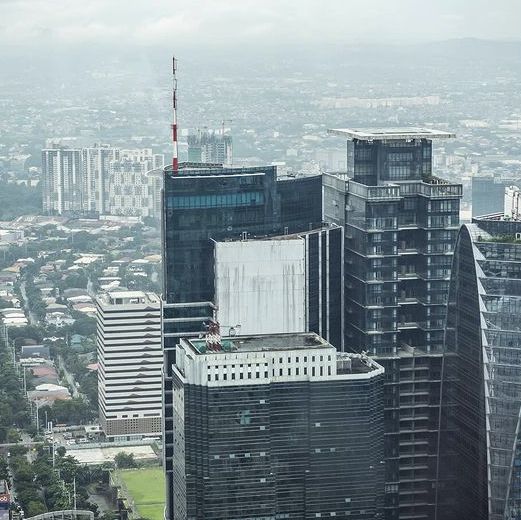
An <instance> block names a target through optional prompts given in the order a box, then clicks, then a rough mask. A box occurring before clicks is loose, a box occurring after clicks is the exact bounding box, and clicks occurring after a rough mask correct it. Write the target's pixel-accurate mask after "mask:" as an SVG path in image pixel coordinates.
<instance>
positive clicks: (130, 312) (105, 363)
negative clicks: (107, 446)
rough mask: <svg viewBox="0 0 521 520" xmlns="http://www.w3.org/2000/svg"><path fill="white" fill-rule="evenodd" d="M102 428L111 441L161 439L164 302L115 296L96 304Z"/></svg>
mask: <svg viewBox="0 0 521 520" xmlns="http://www.w3.org/2000/svg"><path fill="white" fill-rule="evenodd" d="M96 308H97V350H98V363H99V368H98V395H99V410H100V424H101V427H102V429H103V431H104V433H105V435H106V436H107V437H108V438H110V439H111V440H114V439H123V440H127V439H129V438H132V437H136V436H146V435H148V436H150V435H160V434H161V423H162V419H161V415H162V409H161V402H162V385H161V368H162V366H163V353H162V349H161V302H160V300H159V298H158V297H157V296H156V295H155V294H153V293H145V292H142V291H112V292H107V293H105V294H103V295H101V296H100V297H98V298H97V300H96Z"/></svg>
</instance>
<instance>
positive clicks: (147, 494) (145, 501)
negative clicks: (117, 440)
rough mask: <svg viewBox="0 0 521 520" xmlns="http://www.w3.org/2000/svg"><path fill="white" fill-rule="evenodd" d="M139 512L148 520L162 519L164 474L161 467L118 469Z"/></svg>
mask: <svg viewBox="0 0 521 520" xmlns="http://www.w3.org/2000/svg"><path fill="white" fill-rule="evenodd" d="M118 475H119V477H120V478H121V479H122V480H123V481H124V482H125V485H126V487H127V489H128V492H129V493H130V494H131V495H132V498H133V499H134V502H135V504H136V507H137V509H138V511H139V514H140V516H141V517H143V518H149V519H150V520H163V509H164V507H165V475H164V473H163V469H162V468H143V469H131V470H119V471H118Z"/></svg>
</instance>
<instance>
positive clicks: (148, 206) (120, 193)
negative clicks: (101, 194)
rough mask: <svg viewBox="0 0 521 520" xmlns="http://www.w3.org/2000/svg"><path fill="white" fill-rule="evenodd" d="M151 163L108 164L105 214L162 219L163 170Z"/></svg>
mask: <svg viewBox="0 0 521 520" xmlns="http://www.w3.org/2000/svg"><path fill="white" fill-rule="evenodd" d="M151 165H152V161H149V160H143V161H133V160H130V159H127V158H125V159H122V160H120V161H113V162H112V163H111V164H110V173H109V194H108V206H107V213H108V214H109V215H120V216H131V217H140V218H146V217H149V218H153V219H157V220H159V218H160V217H161V204H160V202H161V187H162V180H163V175H162V168H160V169H151Z"/></svg>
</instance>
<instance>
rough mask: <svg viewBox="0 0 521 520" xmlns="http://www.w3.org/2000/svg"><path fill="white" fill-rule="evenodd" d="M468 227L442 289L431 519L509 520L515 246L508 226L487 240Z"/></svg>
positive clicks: (516, 479) (516, 496)
mask: <svg viewBox="0 0 521 520" xmlns="http://www.w3.org/2000/svg"><path fill="white" fill-rule="evenodd" d="M476 222H477V223H474V224H469V225H466V226H463V227H462V228H461V231H460V233H459V236H458V240H457V243H456V248H455V252H454V263H453V268H452V275H451V282H450V288H449V302H448V317H447V331H446V338H445V351H444V359H443V368H442V390H441V395H442V398H441V414H440V419H441V420H440V439H439V462H438V484H437V518H438V519H440V520H441V519H443V520H450V519H458V520H465V519H469V520H470V519H472V520H479V519H490V520H500V519H501V520H506V519H508V520H514V519H521V241H517V240H516V233H514V232H512V222H507V221H505V222H504V224H505V225H504V226H502V225H501V222H502V221H496V222H495V226H494V227H495V229H494V233H493V234H490V233H489V232H487V231H485V229H489V230H490V226H487V225H484V224H486V223H484V224H480V223H479V219H478V220H477V221H476ZM518 226H519V228H520V231H521V222H520V223H519V224H518ZM517 236H518V235H517Z"/></svg>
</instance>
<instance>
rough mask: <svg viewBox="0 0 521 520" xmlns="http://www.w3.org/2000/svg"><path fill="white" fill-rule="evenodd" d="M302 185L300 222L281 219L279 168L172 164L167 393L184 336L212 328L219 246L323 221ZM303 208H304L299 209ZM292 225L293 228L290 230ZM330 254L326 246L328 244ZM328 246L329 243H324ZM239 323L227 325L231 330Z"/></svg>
mask: <svg viewBox="0 0 521 520" xmlns="http://www.w3.org/2000/svg"><path fill="white" fill-rule="evenodd" d="M302 186H304V188H305V189H303V190H302V197H301V204H302V205H303V206H305V207H307V208H308V209H309V212H308V213H305V214H304V213H300V215H301V218H302V221H301V222H300V225H298V223H297V219H296V218H293V217H291V218H290V216H291V215H290V211H289V207H290V206H289V205H288V206H286V207H287V208H288V210H287V215H288V225H285V223H284V222H283V221H282V219H281V200H280V198H281V195H280V194H279V193H278V182H277V175H276V168H275V167H274V166H266V167H251V168H223V167H217V166H215V165H213V166H212V167H208V166H205V165H201V166H200V167H194V165H193V164H191V165H190V167H187V166H186V165H183V164H181V165H180V167H179V170H178V171H177V172H173V171H172V168H171V167H167V168H165V174H164V191H163V208H164V209H163V212H164V214H163V221H162V234H163V248H162V249H163V299H164V301H163V345H164V349H165V353H164V354H165V377H164V392H165V395H167V394H169V393H170V392H171V391H172V372H171V367H172V365H173V364H174V363H175V347H176V344H177V342H178V341H179V339H180V338H184V337H194V336H195V337H197V336H198V335H200V334H204V333H206V324H207V323H208V322H210V321H211V320H212V319H214V316H215V312H216V280H215V273H216V271H215V269H216V266H215V244H216V243H217V242H222V241H225V240H227V239H238V238H239V239H240V238H249V239H253V238H262V237H267V236H276V235H280V234H282V233H284V232H286V231H287V232H298V231H306V230H309V229H313V228H315V227H317V226H320V224H321V221H322V206H321V204H319V205H318V206H317V205H316V204H312V203H311V201H315V200H316V195H315V194H314V193H312V192H310V190H309V189H308V187H309V184H308V183H307V182H305V183H304V184H303V181H302V180H301V179H300V178H297V179H294V180H293V187H294V190H295V191H299V190H300V189H301V187H302ZM297 209H298V211H300V208H297ZM290 229H291V231H290ZM321 251H322V249H321ZM324 251H325V248H324ZM234 325H236V323H223V328H226V327H228V328H230V327H232V326H234ZM164 421H165V425H164V429H165V431H166V432H171V431H172V428H173V410H172V406H171V404H169V403H166V404H165V408H164ZM168 439H171V436H169V435H167V436H166V439H165V468H166V472H167V475H171V474H172V471H173V460H172V452H173V446H172V445H171V444H169V440H168Z"/></svg>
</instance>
